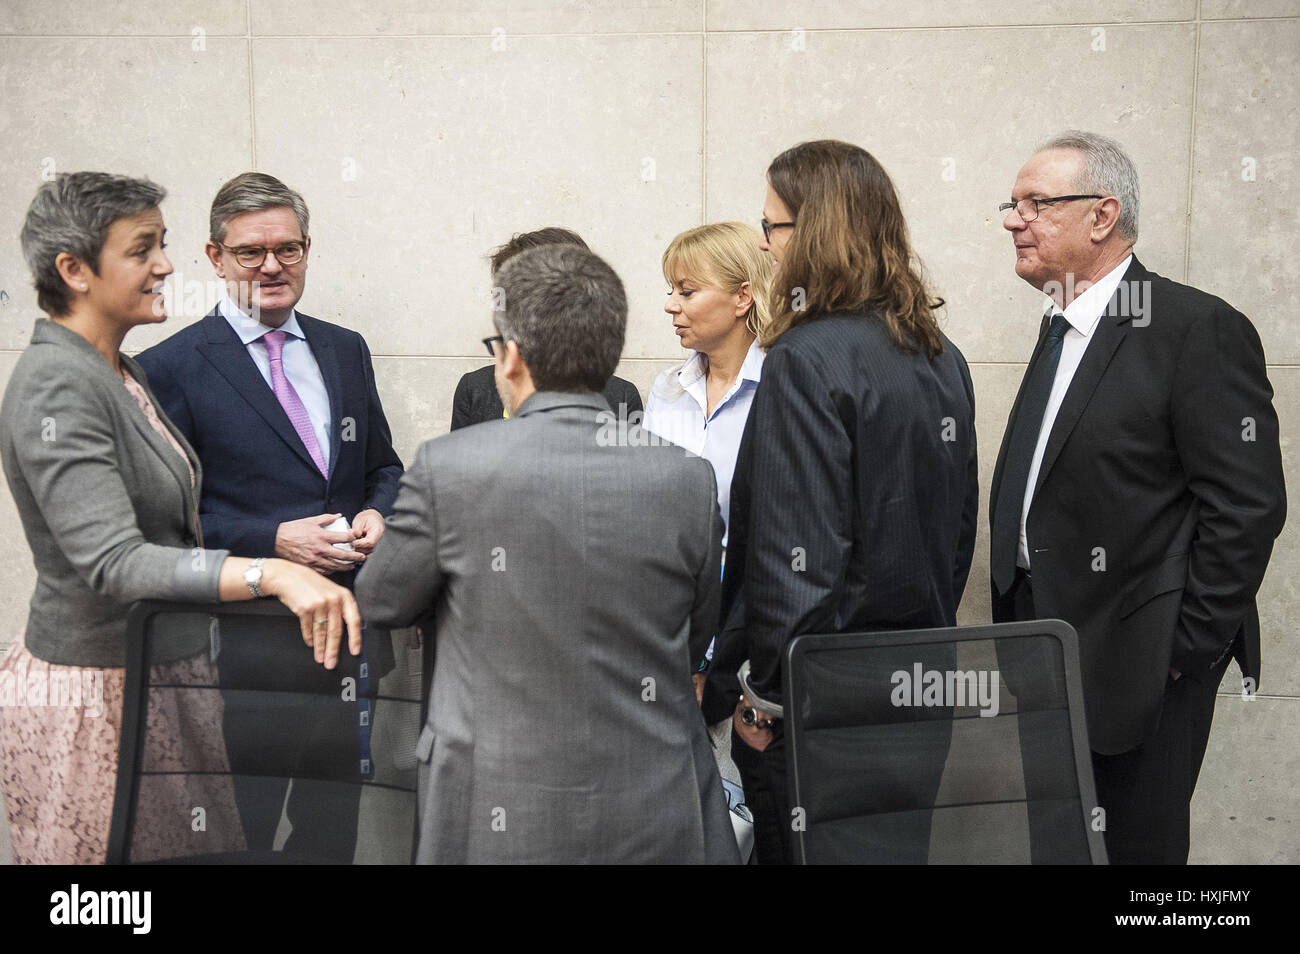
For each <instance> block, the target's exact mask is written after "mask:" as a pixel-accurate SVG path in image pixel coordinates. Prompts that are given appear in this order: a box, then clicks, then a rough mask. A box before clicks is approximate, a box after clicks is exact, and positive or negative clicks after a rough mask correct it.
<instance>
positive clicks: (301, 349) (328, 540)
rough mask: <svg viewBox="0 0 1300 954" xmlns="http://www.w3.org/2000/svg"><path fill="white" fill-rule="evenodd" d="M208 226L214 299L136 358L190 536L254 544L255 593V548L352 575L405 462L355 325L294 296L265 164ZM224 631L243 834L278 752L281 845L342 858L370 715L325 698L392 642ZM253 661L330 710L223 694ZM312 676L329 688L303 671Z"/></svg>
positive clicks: (303, 214) (271, 833) (215, 210)
mask: <svg viewBox="0 0 1300 954" xmlns="http://www.w3.org/2000/svg"><path fill="white" fill-rule="evenodd" d="M209 224H210V235H209V241H208V243H207V247H206V252H207V256H208V258H209V260H210V261H211V262H212V266H213V268H214V269H215V270H216V273H217V275H218V277H220V278H222V279H225V281H226V287H227V294H226V296H225V298H224V299H223V300H222V301H221V302H220V303H219V304H218V305H217V307H216V308H214V309H213V310H212V312H211V313H210V314H208V315H207V316H206V317H205V318H203V319H202V320H201V321H198V322H195V323H194V324H192V325H190V326H189V327H187V328H184V329H182V330H181V331H179V332H177V333H176V334H175V335H173V336H172V337H170V338H168V339H167V340H166V341H164V342H162V343H161V344H159V345H157V346H155V347H153V348H150V349H149V350H148V351H146V352H144V353H143V354H141V355H140V356H139V362H140V364H141V366H142V367H143V368H144V369H145V373H146V374H147V375H148V378H149V383H150V385H151V386H152V387H153V390H154V392H155V394H157V396H158V399H159V401H160V402H161V404H162V405H163V408H164V410H165V411H166V412H167V415H168V417H170V418H171V420H172V421H173V422H174V423H175V424H176V426H177V427H179V428H180V429H181V430H182V431H183V432H184V434H185V436H186V437H187V438H188V439H189V441H190V443H191V444H193V445H194V448H195V450H196V451H197V452H198V454H199V458H200V461H201V463H202V467H203V488H202V497H201V500H200V504H199V511H200V519H201V524H202V528H203V537H204V544H205V545H206V546H209V547H218V548H228V549H229V550H230V552H231V553H233V554H236V555H238V556H246V557H253V558H255V559H254V566H253V567H252V568H251V569H250V570H249V573H248V574H247V575H246V580H247V582H248V585H249V588H250V589H251V590H252V591H253V593H254V595H259V591H258V586H259V582H260V581H259V579H258V576H259V575H260V561H261V559H263V558H269V557H273V556H276V557H283V558H285V559H288V560H292V561H294V562H295V563H301V564H303V565H304V566H309V567H311V568H313V569H315V570H317V571H318V572H320V573H321V574H324V575H327V576H331V577H333V578H334V579H335V580H336V582H339V583H343V584H344V585H350V583H351V578H352V575H353V571H354V570H355V569H356V568H357V567H359V566H360V565H361V563H362V562H363V561H364V560H365V558H366V555H367V554H369V553H370V552H371V551H372V550H373V549H374V546H375V543H376V542H377V541H378V540H379V538H380V536H381V535H382V534H383V532H384V518H385V516H386V515H388V514H391V513H392V508H393V502H394V500H395V499H396V497H397V485H398V481H399V479H400V478H401V475H402V462H401V460H399V459H398V457H397V454H396V453H395V452H394V451H393V447H392V438H391V434H390V431H389V427H388V422H387V420H385V418H384V411H383V407H382V406H381V404H380V401H379V394H378V392H377V390H376V388H375V376H374V370H373V368H372V367H371V360H370V351H369V350H368V349H367V347H366V343H365V340H364V339H363V338H362V337H361V335H359V334H357V333H356V332H355V331H351V330H348V329H346V328H342V327H339V326H338V325H334V324H330V323H328V322H324V321H319V320H317V319H315V318H311V317H309V316H307V315H303V314H300V313H298V312H297V311H296V310H295V305H297V303H298V300H299V299H300V298H301V297H302V293H303V288H304V286H305V284H306V279H307V261H308V253H309V251H310V249H311V238H310V235H309V233H308V212H307V205H306V203H305V202H304V201H303V199H302V196H301V195H299V194H298V193H297V192H295V191H293V190H292V189H290V188H288V187H287V186H285V185H284V183H282V182H280V181H279V180H278V179H276V178H274V177H273V176H269V175H265V174H262V173H254V172H249V173H244V174H243V175H240V176H236V177H235V178H234V179H231V180H230V181H229V182H227V183H226V184H225V185H224V186H222V187H221V189H220V191H219V192H218V193H217V195H216V198H215V199H214V200H213V202H212V211H211V217H210V223H209ZM345 521H346V523H345ZM239 632H242V628H240V631H239ZM231 635H232V624H230V623H227V625H226V627H225V628H224V629H223V633H222V637H223V638H222V652H221V657H220V659H219V661H218V664H219V668H220V670H221V673H222V685H223V688H225V689H227V690H228V691H227V692H226V694H225V695H226V722H225V732H226V738H227V747H228V751H229V754H230V758H231V769H232V771H234V772H235V773H236V794H237V797H238V798H239V801H240V809H241V815H242V817H243V822H244V827H245V833H246V835H247V837H248V842H249V847H250V848H251V849H255V850H256V849H269V848H270V847H271V842H272V840H273V839H274V837H275V829H276V825H277V823H278V821H279V817H280V813H279V811H278V808H279V805H280V804H282V803H283V801H284V791H285V786H286V784H287V780H286V779H284V778H283V777H280V778H270V777H261V776H263V775H268V776H269V775H277V774H279V775H282V774H283V773H282V771H281V770H280V769H277V768H276V767H275V766H276V765H280V764H283V763H284V762H285V761H288V762H289V763H290V764H291V765H296V766H298V767H299V769H300V770H301V771H302V774H303V776H304V777H300V776H298V775H297V774H295V776H294V779H295V784H294V788H293V794H292V795H291V796H290V799H289V805H288V814H289V819H290V821H291V822H292V823H293V828H294V831H293V835H292V836H291V837H290V839H289V842H288V843H287V844H286V845H285V850H286V851H293V850H295V840H296V841H297V844H298V846H303V845H306V844H308V843H310V845H311V846H312V847H311V850H312V851H313V852H323V854H324V856H325V857H326V858H327V859H329V860H335V861H343V862H349V861H351V860H352V854H353V850H354V848H355V842H356V816H357V799H358V796H359V792H360V788H359V787H358V786H357V784H356V782H357V779H358V776H359V773H364V772H365V770H366V769H367V768H368V764H367V759H368V752H367V751H366V744H367V738H368V736H367V735H366V734H364V732H363V731H361V730H359V729H358V727H357V723H358V722H359V721H362V722H365V721H368V720H367V719H365V718H359V717H358V708H357V707H356V706H355V705H342V704H339V699H340V698H341V696H342V695H346V693H343V694H341V693H340V692H339V680H340V678H348V677H349V676H351V677H352V678H356V679H358V680H359V681H360V683H361V684H362V685H363V686H364V685H365V681H366V679H368V678H374V677H377V676H378V675H379V674H380V673H381V672H382V671H383V670H384V668H385V667H386V666H387V668H391V645H390V644H389V643H388V640H387V638H383V639H368V640H367V643H368V645H367V648H366V652H365V653H364V654H363V656H362V657H361V661H360V662H359V663H356V664H354V665H355V666H356V667H357V672H355V673H348V672H342V673H341V674H340V673H338V672H330V673H325V672H324V671H322V670H320V668H319V667H312V666H310V660H306V659H305V658H300V654H295V657H298V658H291V657H290V656H289V655H288V654H286V653H285V652H283V650H282V648H281V647H275V646H273V645H271V643H270V641H269V640H266V639H258V638H256V635H255V634H254V633H253V632H252V631H249V632H247V633H243V636H244V637H245V638H238V639H236V641H234V642H232V640H231V638H230V637H231ZM235 635H236V636H237V637H238V635H239V633H238V632H236V633H235ZM369 635H370V636H374V635H375V634H374V633H373V632H372V633H371V634H369ZM385 653H386V657H385ZM268 674H272V675H273V678H274V682H275V684H276V685H277V686H283V685H284V684H285V681H286V680H288V681H289V682H291V683H292V684H293V685H294V687H295V688H298V689H300V690H305V691H308V692H320V693H321V695H322V698H330V697H332V699H331V703H330V704H329V706H328V709H327V710H321V709H319V707H317V708H311V709H310V711H307V710H304V709H302V708H301V706H302V703H296V704H289V703H282V704H274V703H268V701H267V700H268V699H270V698H272V697H270V696H268V695H266V694H262V695H259V696H254V695H252V694H250V693H244V692H234V691H232V690H234V689H236V688H238V689H255V688H259V680H260V681H261V684H262V685H264V686H265V688H270V685H271V684H270V683H268V682H266V676H267V675H268ZM322 680H327V681H329V682H330V685H328V686H326V685H324V684H321V685H317V684H318V683H321V681H322ZM254 700H257V701H254ZM322 704H324V703H322ZM294 705H297V706H298V707H299V708H294V707H293V706H294ZM277 706H278V707H277ZM363 711H364V707H363ZM366 714H367V715H368V712H367V713H366ZM305 736H310V737H311V738H310V739H307V740H305ZM305 776H312V777H313V778H314V779H315V780H314V781H313V780H311V779H309V778H307V777H305ZM301 850H306V849H301Z"/></svg>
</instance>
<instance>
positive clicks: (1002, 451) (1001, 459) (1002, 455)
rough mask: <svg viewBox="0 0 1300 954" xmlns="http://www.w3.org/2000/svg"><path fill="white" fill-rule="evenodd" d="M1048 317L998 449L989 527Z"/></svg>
mask: <svg viewBox="0 0 1300 954" xmlns="http://www.w3.org/2000/svg"><path fill="white" fill-rule="evenodd" d="M1048 325H1049V322H1048V316H1046V315H1044V316H1043V320H1042V321H1041V322H1039V325H1038V344H1036V345H1035V346H1034V353H1033V354H1031V355H1030V356H1029V363H1028V364H1027V365H1025V373H1024V375H1023V376H1022V377H1021V379H1020V390H1019V391H1017V392H1016V400H1015V403H1013V404H1012V405H1011V415H1010V416H1009V417H1008V418H1007V426H1006V429H1005V430H1004V431H1003V432H1002V446H1001V447H1000V448H999V449H998V461H997V464H995V465H994V467H993V483H992V485H991V486H990V488H989V526H992V525H993V518H994V515H995V513H994V512H995V511H996V510H997V505H998V490H999V488H1000V487H1001V486H1002V467H1003V465H1004V464H1005V463H1006V459H1007V443H1008V442H1009V441H1010V440H1011V434H1012V431H1013V430H1014V429H1015V426H1016V418H1017V417H1018V416H1019V414H1020V405H1021V403H1022V402H1023V401H1024V399H1025V385H1026V384H1028V383H1029V370H1030V369H1031V368H1032V367H1033V366H1034V362H1035V361H1037V360H1038V355H1039V354H1040V353H1041V352H1042V350H1043V345H1044V344H1045V343H1046V342H1047V328H1048Z"/></svg>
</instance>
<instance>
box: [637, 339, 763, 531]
mask: <svg viewBox="0 0 1300 954" xmlns="http://www.w3.org/2000/svg"><path fill="white" fill-rule="evenodd" d="M708 361H709V359H708V357H707V356H706V355H704V354H702V353H700V352H698V351H692V352H691V353H690V356H689V357H688V358H687V359H686V361H685V363H684V364H683V365H682V366H681V367H680V368H675V369H674V368H670V369H669V370H667V371H665V372H663V373H662V374H660V375H659V377H657V378H655V383H654V385H653V386H652V387H651V388H650V399H649V400H648V401H647V402H646V409H645V418H644V419H643V421H642V427H643V428H645V430H647V431H649V432H650V433H652V434H655V435H657V436H659V437H662V438H664V439H665V440H669V441H672V442H673V443H674V444H677V445H678V446H680V447H684V448H685V449H686V450H688V451H690V452H691V453H692V454H697V455H699V456H700V457H703V458H704V459H705V460H707V461H708V462H709V463H710V464H712V465H713V473H714V476H716V477H717V481H718V509H719V510H721V511H722V525H723V531H722V546H723V548H724V549H725V548H726V546H727V525H728V521H729V510H730V507H731V476H732V474H733V473H734V472H735V470H736V454H737V453H738V452H739V450H740V437H741V435H742V434H743V433H744V432H745V421H746V419H748V417H749V408H750V406H751V405H752V404H753V403H754V392H755V390H757V388H758V381H759V377H760V375H761V374H762V368H763V349H762V348H760V347H759V346H758V342H757V341H755V342H753V343H752V344H751V345H750V346H749V351H748V352H746V354H745V360H744V362H743V363H742V364H741V365H740V373H738V374H737V375H736V380H735V383H733V384H732V385H731V387H730V388H729V389H728V391H727V393H726V394H724V395H723V396H722V400H720V401H719V402H718V404H717V406H716V407H715V408H714V409H713V413H712V414H709V413H708V406H709V396H708V379H707V374H708V366H709V365H708Z"/></svg>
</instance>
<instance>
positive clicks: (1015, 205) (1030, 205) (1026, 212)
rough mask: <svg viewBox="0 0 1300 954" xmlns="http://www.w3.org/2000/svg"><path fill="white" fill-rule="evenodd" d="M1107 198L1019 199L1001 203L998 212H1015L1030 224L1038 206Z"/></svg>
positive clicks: (1053, 197) (1056, 197)
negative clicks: (1013, 210)
mask: <svg viewBox="0 0 1300 954" xmlns="http://www.w3.org/2000/svg"><path fill="white" fill-rule="evenodd" d="M1106 198H1109V196H1104V195H1054V196H1052V197H1050V198H1047V199H1021V200H1020V201H1019V202H1003V203H1002V204H1001V205H1000V206H998V211H999V212H1002V213H1003V214H1005V213H1007V212H1010V211H1011V210H1012V209H1015V210H1016V215H1018V216H1020V219H1021V221H1022V222H1032V221H1034V219H1036V218H1038V207H1039V206H1040V205H1055V204H1056V203H1057V202H1073V201H1074V200H1075V199H1106Z"/></svg>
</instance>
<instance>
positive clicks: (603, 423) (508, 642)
mask: <svg viewBox="0 0 1300 954" xmlns="http://www.w3.org/2000/svg"><path fill="white" fill-rule="evenodd" d="M497 280H498V283H499V289H498V296H497V297H498V300H501V299H502V298H503V299H504V309H503V310H499V311H497V312H496V314H495V324H496V331H497V334H495V335H493V336H492V337H490V338H487V339H485V340H486V342H487V345H488V347H489V349H490V350H492V352H493V356H494V357H495V359H496V380H497V386H498V389H499V391H500V393H501V399H502V402H503V404H504V405H505V407H506V408H507V409H509V411H510V415H511V416H510V419H509V420H498V421H490V422H486V423H483V424H480V425H479V426H477V427H472V428H466V429H464V430H459V431H455V432H453V433H452V434H449V435H447V436H446V437H441V438H438V439H436V440H432V441H429V442H427V443H426V444H424V445H423V446H422V447H421V448H420V450H419V452H418V454H417V455H416V459H415V462H414V464H413V465H412V466H411V468H410V470H409V471H408V472H407V474H406V476H405V477H403V479H402V484H401V489H400V491H399V493H398V497H397V504H396V509H395V511H394V513H393V516H392V517H391V518H390V519H389V521H388V529H387V532H386V533H385V534H384V537H383V539H381V540H380V541H379V544H378V545H377V546H376V547H375V550H374V553H373V554H372V556H371V557H370V560H369V561H368V562H367V564H366V567H365V569H364V570H363V571H362V572H361V574H360V575H359V577H358V580H357V598H358V601H359V602H360V604H361V606H362V608H363V612H364V613H365V615H366V618H367V619H369V620H370V621H371V622H374V623H378V624H380V625H390V626H404V625H408V624H410V623H412V622H414V621H415V620H417V619H420V618H422V617H425V616H428V615H432V617H433V619H434V621H435V622H434V623H433V628H434V629H435V630H436V640H437V644H436V654H435V655H436V659H437V663H436V665H435V669H434V674H433V686H432V689H431V691H430V709H429V717H428V721H427V724H426V725H425V727H424V731H423V732H422V734H421V736H420V740H419V745H418V747H417V755H418V757H419V759H420V762H421V763H422V764H421V768H420V790H421V805H422V812H421V819H420V844H419V850H418V860H419V861H421V862H424V863H440V862H545V863H571V862H599V863H611V862H735V861H737V860H738V857H737V851H736V842H735V837H734V835H733V833H732V828H731V825H730V822H729V820H728V817H727V807H726V801H725V796H724V794H723V790H722V785H721V782H720V780H719V777H718V772H717V768H716V767H715V764H714V761H713V756H712V754H711V752H710V748H709V741H708V737H707V733H706V730H705V726H704V721H703V719H702V718H701V716H700V713H699V710H698V708H697V706H696V702H695V693H694V690H693V689H692V686H691V680H690V675H691V670H692V668H693V665H692V664H694V663H697V662H699V660H700V658H701V656H702V654H703V652H704V650H705V648H706V646H707V644H708V641H709V638H710V637H711V636H712V634H713V630H714V628H715V627H716V625H717V615H718V596H719V592H718V591H719V562H720V556H721V537H722V523H721V518H720V516H719V514H718V506H717V499H716V494H715V490H714V479H713V471H712V468H710V467H709V465H708V463H707V462H706V461H704V460H702V459H700V458H697V457H690V456H688V455H687V454H685V453H684V452H683V451H682V450H681V449H680V448H676V447H672V446H666V445H665V446H644V443H645V442H641V441H637V440H630V441H629V440H623V441H621V442H620V441H619V440H617V439H614V440H611V439H609V435H610V434H611V432H614V433H617V432H618V429H617V428H610V427H608V426H607V425H608V419H609V417H610V416H611V412H610V410H609V405H608V404H607V403H606V401H605V399H604V398H603V397H602V396H601V394H600V390H601V388H603V387H604V385H605V382H606V381H607V380H609V377H610V375H611V374H613V372H614V368H615V366H616V365H617V363H618V356H619V352H620V351H621V350H622V347H623V336H624V330H625V327H626V322H627V301H626V298H625V296H624V292H623V285H622V283H621V282H620V281H619V279H618V276H617V275H615V274H614V272H613V270H612V269H610V267H609V266H608V265H607V264H605V262H604V261H602V260H601V259H600V258H598V257H597V256H596V255H594V254H592V253H591V252H589V251H587V250H585V249H580V248H577V247H574V246H568V245H551V246H544V247H541V248H536V249H531V250H529V251H526V252H523V253H521V254H520V255H518V256H517V257H516V258H514V259H513V260H512V261H511V262H509V263H508V264H507V265H506V266H505V267H504V268H503V269H502V270H501V272H500V273H499V274H498V276H497Z"/></svg>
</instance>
